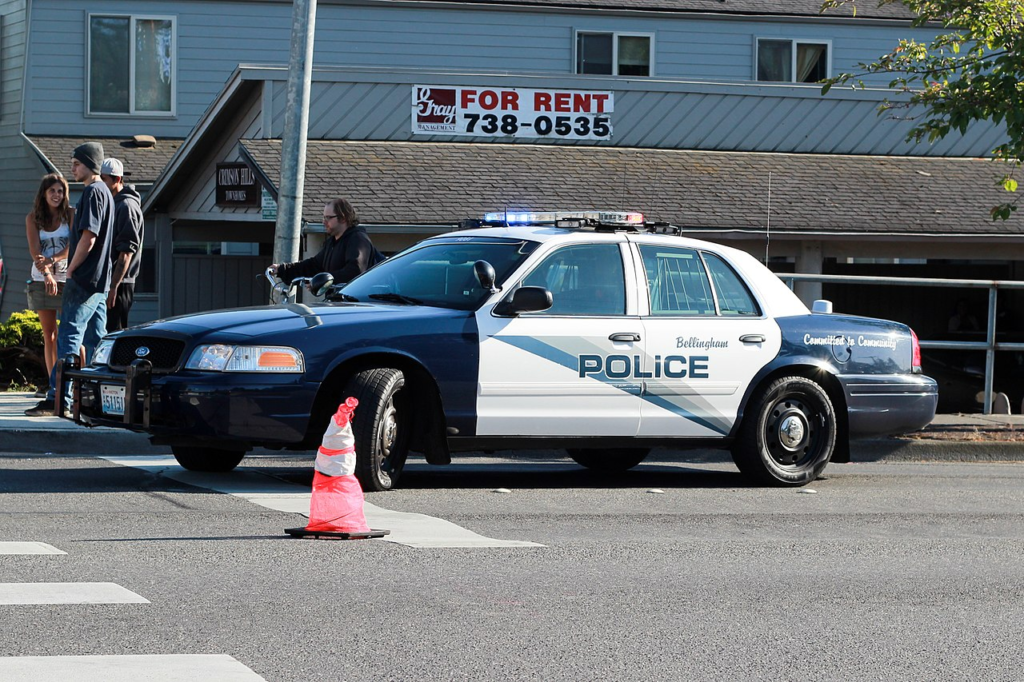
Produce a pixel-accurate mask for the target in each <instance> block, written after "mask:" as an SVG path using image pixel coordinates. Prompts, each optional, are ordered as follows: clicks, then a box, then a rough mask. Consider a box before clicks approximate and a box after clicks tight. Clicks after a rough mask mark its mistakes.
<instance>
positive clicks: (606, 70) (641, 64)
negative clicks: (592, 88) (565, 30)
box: [576, 31, 654, 76]
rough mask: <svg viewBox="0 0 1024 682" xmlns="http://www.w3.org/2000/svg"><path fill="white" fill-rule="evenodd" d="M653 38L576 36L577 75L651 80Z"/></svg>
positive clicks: (623, 34)
mask: <svg viewBox="0 0 1024 682" xmlns="http://www.w3.org/2000/svg"><path fill="white" fill-rule="evenodd" d="M653 43H654V36H652V35H649V34H636V33H597V32H591V31H577V32H576V73H594V74H604V75H607V76H650V75H651V72H652V71H653V69H652V68H651V54H652V52H651V45H652V44H653Z"/></svg>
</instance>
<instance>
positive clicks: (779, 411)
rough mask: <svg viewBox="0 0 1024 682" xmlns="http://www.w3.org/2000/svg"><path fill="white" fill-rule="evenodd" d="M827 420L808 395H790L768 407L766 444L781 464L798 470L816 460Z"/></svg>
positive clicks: (774, 458)
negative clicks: (825, 420)
mask: <svg viewBox="0 0 1024 682" xmlns="http://www.w3.org/2000/svg"><path fill="white" fill-rule="evenodd" d="M823 430H824V419H823V417H822V414H821V411H820V410H818V409H815V407H814V406H813V402H812V401H810V400H808V399H807V398H806V397H805V396H797V395H788V396H785V397H783V398H780V399H778V400H776V401H775V402H774V403H773V404H772V406H771V409H770V410H768V415H767V419H766V420H765V425H764V440H765V447H766V448H767V450H768V455H769V456H770V457H771V458H772V460H773V461H774V462H775V463H776V464H778V465H779V466H782V467H786V468H794V469H799V468H802V467H804V466H806V465H808V464H810V463H813V462H815V461H817V459H818V457H819V456H820V455H821V449H822V442H823V441H822V437H821V436H822V431H823Z"/></svg>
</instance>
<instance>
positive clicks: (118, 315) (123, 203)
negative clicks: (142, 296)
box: [100, 159, 145, 332]
mask: <svg viewBox="0 0 1024 682" xmlns="http://www.w3.org/2000/svg"><path fill="white" fill-rule="evenodd" d="M124 176H125V172H124V164H123V163H121V161H120V160H119V159H104V160H103V165H102V166H101V167H100V178H102V179H103V184H105V185H106V186H107V187H108V188H109V189H110V192H111V193H112V194H113V195H114V246H113V249H114V252H113V256H112V258H113V262H114V270H113V273H112V274H111V276H110V291H109V292H108V293H107V308H108V310H107V331H108V332H116V331H118V330H121V329H124V328H126V327H127V326H128V311H129V310H131V308H132V302H133V301H134V300H135V278H136V277H138V276H139V269H140V265H141V261H142V237H143V233H144V231H145V222H144V221H143V218H142V197H141V196H139V193H138V192H136V191H135V188H134V187H132V186H131V185H126V184H124Z"/></svg>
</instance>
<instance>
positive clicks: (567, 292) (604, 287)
mask: <svg viewBox="0 0 1024 682" xmlns="http://www.w3.org/2000/svg"><path fill="white" fill-rule="evenodd" d="M523 285H524V286H532V287H543V288H545V289H547V290H548V291H550V292H551V298H552V300H553V305H552V306H551V307H550V308H549V309H547V310H545V311H544V312H542V313H538V314H540V315H577V316H583V315H623V314H625V312H626V285H625V276H624V273H623V268H622V255H621V253H620V251H619V245H618V244H576V245H574V246H566V247H564V248H561V249H558V250H557V251H555V252H554V253H552V254H550V255H549V256H547V257H546V258H545V259H544V260H543V261H541V262H540V264H539V265H538V266H537V267H536V268H534V270H533V272H531V273H530V274H529V275H527V277H526V279H525V280H523Z"/></svg>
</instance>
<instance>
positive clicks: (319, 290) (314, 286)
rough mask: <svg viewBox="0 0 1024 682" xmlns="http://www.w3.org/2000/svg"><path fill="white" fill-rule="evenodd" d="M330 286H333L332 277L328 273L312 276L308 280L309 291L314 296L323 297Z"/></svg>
mask: <svg viewBox="0 0 1024 682" xmlns="http://www.w3.org/2000/svg"><path fill="white" fill-rule="evenodd" d="M332 284H334V275H332V274H331V273H329V272H321V273H319V274H316V275H313V277H312V278H311V279H310V280H309V290H310V291H311V292H313V295H314V296H323V295H324V294H326V293H327V290H328V289H329V288H330V287H331V285H332Z"/></svg>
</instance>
